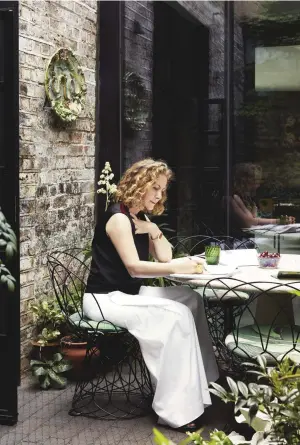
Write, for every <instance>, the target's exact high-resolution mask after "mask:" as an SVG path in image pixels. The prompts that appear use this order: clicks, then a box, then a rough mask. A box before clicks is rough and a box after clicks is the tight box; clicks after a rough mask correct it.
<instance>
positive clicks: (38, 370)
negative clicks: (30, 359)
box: [32, 366, 47, 377]
mask: <svg viewBox="0 0 300 445" xmlns="http://www.w3.org/2000/svg"><path fill="white" fill-rule="evenodd" d="M32 374H33V375H34V376H36V377H39V376H41V375H46V374H47V371H46V369H45V368H44V367H42V366H39V367H33V368H32Z"/></svg>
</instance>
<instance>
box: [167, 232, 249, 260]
mask: <svg viewBox="0 0 300 445" xmlns="http://www.w3.org/2000/svg"><path fill="white" fill-rule="evenodd" d="M169 242H170V243H171V244H172V246H173V256H184V255H199V254H204V252H205V246H208V245H211V244H213V243H214V244H216V245H219V246H220V247H221V249H222V250H236V249H257V245H256V244H255V242H254V241H252V240H251V239H243V240H240V239H239V238H236V237H233V236H226V235H191V236H175V237H172V238H170V239H169Z"/></svg>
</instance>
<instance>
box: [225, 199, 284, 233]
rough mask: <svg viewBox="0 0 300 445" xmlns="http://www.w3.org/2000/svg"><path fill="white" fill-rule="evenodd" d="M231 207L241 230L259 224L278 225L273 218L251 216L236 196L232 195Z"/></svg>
mask: <svg viewBox="0 0 300 445" xmlns="http://www.w3.org/2000/svg"><path fill="white" fill-rule="evenodd" d="M231 205H232V209H233V211H234V213H235V214H236V216H237V217H238V218H239V220H240V221H241V223H242V224H243V226H242V228H249V227H251V226H256V225H260V224H277V223H278V221H277V220H276V219H275V218H256V217H255V216H253V214H252V213H251V212H250V210H248V209H247V207H246V206H245V204H244V203H243V201H242V200H241V198H240V197H239V196H238V195H233V198H231Z"/></svg>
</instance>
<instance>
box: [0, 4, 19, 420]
mask: <svg viewBox="0 0 300 445" xmlns="http://www.w3.org/2000/svg"><path fill="white" fill-rule="evenodd" d="M18 58H19V55H18V2H0V207H1V209H2V211H3V213H4V215H5V217H6V219H7V222H8V223H9V224H10V225H11V226H12V228H13V230H14V231H15V233H16V235H17V239H19V210H18V209H19V181H18V177H19V145H18V144H19V119H18V116H19V99H18V97H19V88H18V83H19V70H18ZM0 258H1V259H2V260H3V259H4V252H3V249H2V250H1V247H0ZM6 264H7V266H8V268H9V270H10V272H11V273H12V275H13V276H14V277H16V279H17V286H16V289H15V291H14V292H11V291H8V290H7V287H6V286H3V285H0V297H1V298H0V349H1V351H2V354H3V358H4V357H6V359H7V360H6V362H5V363H4V362H3V363H2V366H1V369H0V424H14V423H15V422H16V421H17V419H18V409H17V387H18V384H19V380H20V290H19V276H20V271H19V257H18V256H17V257H16V256H15V257H14V259H13V260H11V261H10V262H9V263H6Z"/></svg>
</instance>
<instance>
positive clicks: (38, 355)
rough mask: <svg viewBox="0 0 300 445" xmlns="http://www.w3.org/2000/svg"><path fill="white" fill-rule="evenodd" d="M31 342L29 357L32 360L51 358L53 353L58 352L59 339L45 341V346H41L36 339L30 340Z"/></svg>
mask: <svg viewBox="0 0 300 445" xmlns="http://www.w3.org/2000/svg"><path fill="white" fill-rule="evenodd" d="M31 344H32V350H31V352H30V359H32V360H43V359H44V360H51V359H52V357H53V354H55V353H56V352H60V343H59V341H53V342H50V343H47V344H46V345H45V346H41V345H40V344H39V343H38V342H37V341H34V340H32V341H31Z"/></svg>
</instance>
